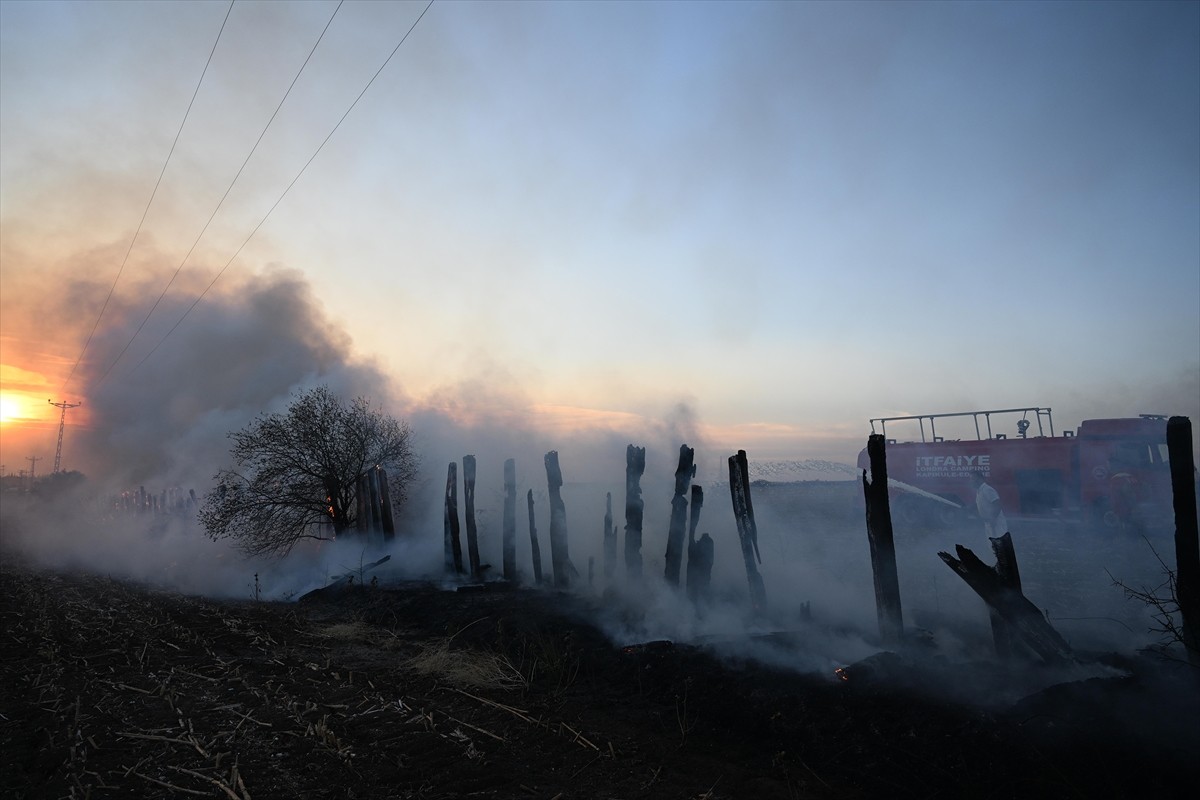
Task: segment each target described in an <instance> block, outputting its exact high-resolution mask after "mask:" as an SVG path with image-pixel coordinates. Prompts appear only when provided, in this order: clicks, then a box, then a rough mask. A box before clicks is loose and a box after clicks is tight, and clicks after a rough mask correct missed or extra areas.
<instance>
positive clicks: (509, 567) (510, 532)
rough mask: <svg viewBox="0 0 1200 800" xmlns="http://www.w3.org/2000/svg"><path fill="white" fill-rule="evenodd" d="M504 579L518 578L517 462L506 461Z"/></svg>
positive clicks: (512, 579) (512, 460)
mask: <svg viewBox="0 0 1200 800" xmlns="http://www.w3.org/2000/svg"><path fill="white" fill-rule="evenodd" d="M503 536H504V539H503V547H504V580H506V581H515V580H516V579H517V462H516V461H515V460H514V459H511V458H510V459H508V460H506V461H505V462H504V534H503Z"/></svg>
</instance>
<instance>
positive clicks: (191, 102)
mask: <svg viewBox="0 0 1200 800" xmlns="http://www.w3.org/2000/svg"><path fill="white" fill-rule="evenodd" d="M234 2H235V0H229V8H227V9H225V18H224V19H223V20H221V29H220V30H219V31H217V38H216V41H214V42H213V46H212V50H209V51H208V60H207V61H205V62H204V69H203V70H202V71H201V72H200V80H198V81H196V89H195V90H194V91H193V92H192V99H191V100H189V101H188V107H187V111H185V112H184V113H183V120H182V121H180V123H179V130H177V131H175V141H173V142H171V149H170V151H169V152H168V153H167V160H166V161H164V162H163V166H162V169H161V170H159V173H158V180H157V181H155V182H154V189H153V191H151V192H150V199H149V200H147V201H146V208H145V209H144V210H143V211H142V218H141V220H140V221H139V222H138V226H137V230H136V231H134V232H133V238H132V239H130V240H129V248H128V249H127V250H126V251H125V258H123V259H122V260H121V268H120V269H118V270H117V277H116V278H114V279H113V283H112V286H111V287H110V288H109V290H108V296H107V297H105V298H104V305H102V306H101V307H100V313H99V314H98V315H97V316H96V323H95V324H94V325H92V330H91V332H90V333H89V334H88V337H87V341H85V342H84V343H83V349H82V350H80V351H79V358H77V359H75V364H74V365H73V366H72V367H71V371H70V373H68V374H67V379H66V380H65V381H63V385H62V388H63V389H64V390H65V389H66V388H67V385H68V384H70V382H71V378H73V377H75V370H76V369H78V368H79V364H80V362H82V361H83V357H84V355H85V354H86V353H87V350H88V347H89V346H90V345H91V343H92V337H93V336H95V335H96V329H97V328H99V327H100V320H101V319H103V318H104V312H105V311H106V310H107V309H108V303H109V301H110V300H112V296H113V292H115V291H116V289H117V282H118V281H120V280H121V274H122V273H123V272H125V265H126V264H127V263H129V254H130V253H132V252H133V245H134V243H136V242H137V239H138V236H139V235H140V234H141V232H142V226H144V225H145V224H146V216H147V215H148V214H149V213H150V206H151V205H152V204H153V203H154V197H155V196H156V195H157V194H158V187H159V186H161V185H162V179H163V175H165V174H166V173H167V165H168V164H170V163H171V156H173V155H174V154H175V146H176V145H178V144H179V137H180V136H181V135H182V134H183V127H184V125H186V124H187V121H188V117H189V116H190V115H191V113H192V106H193V105H195V103H196V95H198V94H200V86H201V85H202V84H203V83H204V76H205V75H207V74H208V66H209V64H211V63H212V58H213V53H215V52H217V44H218V43H219V42H220V41H221V34H222V33H224V32H225V23H226V22H228V21H229V14H230V12H232V11H233V4H234ZM55 471H56V472H57V470H55Z"/></svg>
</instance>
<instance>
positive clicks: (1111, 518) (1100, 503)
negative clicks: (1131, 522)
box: [1092, 497, 1121, 531]
mask: <svg viewBox="0 0 1200 800" xmlns="http://www.w3.org/2000/svg"><path fill="white" fill-rule="evenodd" d="M1092 522H1093V523H1094V524H1095V526H1096V527H1097V528H1104V529H1105V530H1109V531H1113V530H1116V529H1117V528H1119V527H1121V518H1120V517H1118V516H1117V512H1116V511H1113V508H1112V504H1111V503H1109V502H1108V498H1107V497H1101V498H1099V499H1097V500H1096V502H1094V503H1092Z"/></svg>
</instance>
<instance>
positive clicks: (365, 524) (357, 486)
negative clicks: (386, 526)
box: [354, 472, 371, 537]
mask: <svg viewBox="0 0 1200 800" xmlns="http://www.w3.org/2000/svg"><path fill="white" fill-rule="evenodd" d="M370 502H371V490H370V489H369V488H368V487H367V474H366V473H365V472H364V473H362V474H360V475H359V476H358V479H357V480H356V481H355V482H354V530H355V531H357V532H358V533H360V534H362V535H363V537H366V535H367V534H369V533H370V532H371V506H370Z"/></svg>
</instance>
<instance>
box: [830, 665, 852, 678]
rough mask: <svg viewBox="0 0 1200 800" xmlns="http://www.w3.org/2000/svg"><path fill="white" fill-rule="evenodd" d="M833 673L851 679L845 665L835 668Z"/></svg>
mask: <svg viewBox="0 0 1200 800" xmlns="http://www.w3.org/2000/svg"><path fill="white" fill-rule="evenodd" d="M833 674H834V675H837V676H838V677H839V678H841V679H842V680H844V681H848V680H850V675H849V674H848V673H847V672H846V668H845V667H838V668H837V669H835V670H834V671H833Z"/></svg>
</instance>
